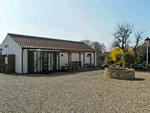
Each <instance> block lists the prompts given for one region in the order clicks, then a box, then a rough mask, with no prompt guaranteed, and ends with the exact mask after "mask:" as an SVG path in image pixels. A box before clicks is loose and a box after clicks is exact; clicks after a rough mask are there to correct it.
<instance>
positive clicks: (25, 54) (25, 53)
mask: <svg viewBox="0 0 150 113" xmlns="http://www.w3.org/2000/svg"><path fill="white" fill-rule="evenodd" d="M23 73H28V51H27V50H26V49H25V50H24V51H23Z"/></svg>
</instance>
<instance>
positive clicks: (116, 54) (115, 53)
mask: <svg viewBox="0 0 150 113" xmlns="http://www.w3.org/2000/svg"><path fill="white" fill-rule="evenodd" d="M123 54H124V52H123V50H122V49H114V50H112V51H111V53H110V57H111V60H112V61H113V62H117V61H120V60H121V56H122V55H123Z"/></svg>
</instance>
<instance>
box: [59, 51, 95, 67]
mask: <svg viewBox="0 0 150 113" xmlns="http://www.w3.org/2000/svg"><path fill="white" fill-rule="evenodd" d="M88 53H90V52H87V53H85V63H90V57H87V56H86V55H87V54H88ZM61 54H63V57H61ZM91 56H92V58H91V63H93V64H94V54H93V53H91ZM72 61H79V53H72ZM81 62H82V65H83V53H82V54H81ZM66 63H68V53H60V66H65V64H66ZM95 66H96V53H95Z"/></svg>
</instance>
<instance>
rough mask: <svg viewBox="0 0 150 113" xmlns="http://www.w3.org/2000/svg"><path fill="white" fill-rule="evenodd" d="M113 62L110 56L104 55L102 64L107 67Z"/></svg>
mask: <svg viewBox="0 0 150 113" xmlns="http://www.w3.org/2000/svg"><path fill="white" fill-rule="evenodd" d="M113 63H114V62H113V61H112V60H111V58H110V57H109V55H108V56H105V60H104V64H103V65H104V66H105V67H108V66H109V65H111V64H113Z"/></svg>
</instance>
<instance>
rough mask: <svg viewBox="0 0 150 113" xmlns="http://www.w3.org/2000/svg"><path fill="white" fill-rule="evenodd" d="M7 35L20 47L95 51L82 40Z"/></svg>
mask: <svg viewBox="0 0 150 113" xmlns="http://www.w3.org/2000/svg"><path fill="white" fill-rule="evenodd" d="M8 35H9V36H10V37H11V38H12V39H13V40H14V41H15V42H16V43H17V44H19V45H20V46H21V47H22V48H38V49H57V50H76V51H91V52H92V51H95V50H94V49H92V48H91V47H89V46H87V45H86V44H84V43H83V42H76V41H67V40H60V39H53V38H43V37H37V36H27V35H20V34H12V33H8Z"/></svg>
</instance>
